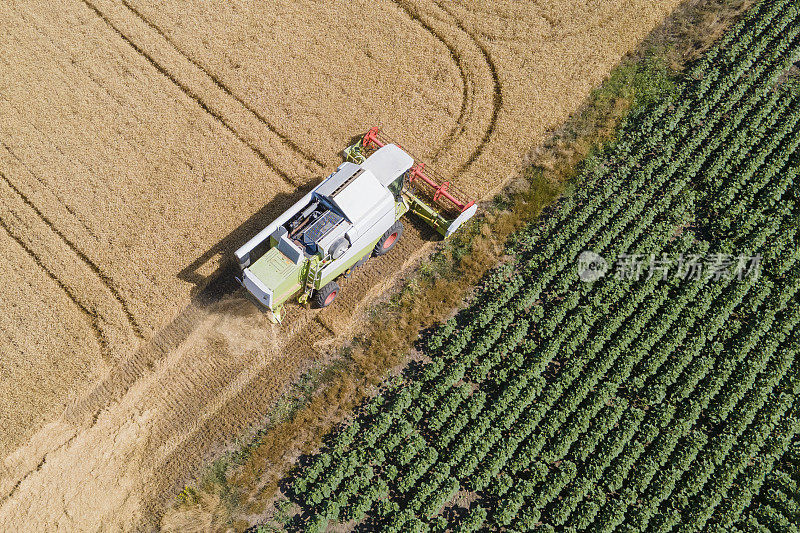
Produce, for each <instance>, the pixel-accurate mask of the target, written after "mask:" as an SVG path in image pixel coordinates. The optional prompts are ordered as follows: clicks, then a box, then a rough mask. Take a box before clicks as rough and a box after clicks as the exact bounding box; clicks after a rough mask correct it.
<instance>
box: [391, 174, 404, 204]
mask: <svg viewBox="0 0 800 533" xmlns="http://www.w3.org/2000/svg"><path fill="white" fill-rule="evenodd" d="M405 177H406V175H405V173H403V174H400V175H399V176H398V177H397V179H395V180H394V181H393V182H391V183H390V184H389V186H388V187H387V189H389V191H391V193H392V194H393V195H394V199H395V200H399V199H400V193H401V192H402V191H403V180H404V179H405Z"/></svg>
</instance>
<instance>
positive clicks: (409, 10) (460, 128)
mask: <svg viewBox="0 0 800 533" xmlns="http://www.w3.org/2000/svg"><path fill="white" fill-rule="evenodd" d="M391 1H392V2H393V3H394V4H395V5H397V6H398V7H399V8H400V9H401V10H402V11H403V12H404V13H405V14H406V15H407V16H408V17H409V18H411V19H412V20H414V21H415V22H417V23H418V24H419V25H420V26H422V27H423V28H424V29H425V30H426V31H427V32H428V33H430V34H431V35H433V37H434V38H436V39H437V40H438V41H439V42H441V43H442V44H444V46H445V47H447V49H448V50H449V51H450V56H451V57H452V58H453V60H454V61H455V62H456V64H457V65H458V68H459V70H460V72H461V79H462V80H463V83H464V91H463V95H462V97H463V100H462V106H461V114H460V116H459V117H458V120H457V121H456V123H457V127H456V128H454V129H453V130H452V131H451V133H450V135H448V137H447V138H446V139H445V141H444V143H443V144H442V146H440V147H439V148H437V149H436V152H435V154H436V155H438V154H440V153H441V152H443V151H445V150H447V149H449V148H450V147H451V146H453V144H455V143H456V142H457V138H458V136H459V135H461V134H463V133H464V123H465V122H466V120H467V118H466V115H467V112H468V111H472V112H475V108H474V105H472V106H470V105H468V103H469V101H470V100H474V91H475V87H476V86H477V84H475V83H470V82H471V81H472V79H471V76H470V75H469V74H468V70H467V69H466V68H465V65H464V63H465V61H464V59H463V56H464V54H462V53H461V52H460V51H459V50H458V49H457V48H456V47H455V46H453V45H451V44H450V43H448V42H447V40H446V39H445V37H444V36H443V35H442V34H440V33H439V32H438V31H437V30H436V29H435V28H433V26H431V25H430V24H429V23H427V22H426V21H425V20H423V18H422V16H420V15H418V14H417V12H418V9H417V8H416V6H409V5H408V2H407V1H405V0H391ZM434 5H436V7H438V8H439V9H441V10H442V12H444V13H446V14H447V15H448V16H449V17H450V18H451V19H453V22H454V24H455V27H456V28H457V29H458V30H459V31H460V32H461V33H463V34H464V35H465V36H466V37H467V38H468V39H469V40H470V41H472V42H473V43H474V44H475V46H476V48H477V49H478V50H479V52H480V54H481V57H482V59H483V61H484V63H485V64H486V67H487V69H488V71H489V73H490V75H491V77H492V84H493V91H492V99H493V105H492V113H491V116H490V118H489V126H488V127H487V129H486V131H485V132H484V134H483V136H482V138H481V141H480V142H479V143H478V145H477V146H476V147H475V149H474V150H473V151H472V154H470V156H469V157H468V158H467V160H466V161H465V162H464V163H462V164H461V166H460V167H459V168H458V169H457V170H456V172H455V173H456V174H457V175H458V174H463V173H464V172H465V171H466V170H467V169H468V168H469V167H470V166H471V165H472V164H473V163H474V162H475V161H476V160H477V159H478V158H479V157H480V156H481V154H482V153H483V150H484V148H485V147H486V145H487V144H488V142H489V140H490V139H491V137H492V135H493V134H494V131H495V129H496V127H497V119H498V116H499V114H500V109H501V108H502V106H503V94H502V88H501V85H500V77H499V75H498V70H497V66H496V65H495V63H494V60H492V58H491V55H490V54H489V51H488V49H487V48H486V47H485V46H484V45H483V43H481V42H480V41H479V40H478V38H477V37H476V36H475V34H474V33H473V32H471V31H469V30H467V29H466V27H464V25H463V24H462V23H461V21H460V20H459V19H458V17H456V16H455V15H454V14H453V13H452V12H451V11H450V10H448V9H446V8H445V7H444V6H442V5H441V4H440V3H439V2H434ZM470 86H471V87H472V98H470V94H469V93H470V91H469V87H470Z"/></svg>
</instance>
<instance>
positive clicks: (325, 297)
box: [314, 281, 340, 308]
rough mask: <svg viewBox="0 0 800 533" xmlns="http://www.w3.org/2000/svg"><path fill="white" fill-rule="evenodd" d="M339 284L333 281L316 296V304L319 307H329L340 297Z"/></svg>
mask: <svg viewBox="0 0 800 533" xmlns="http://www.w3.org/2000/svg"><path fill="white" fill-rule="evenodd" d="M339 290H340V289H339V284H338V283H336V282H335V281H331V282H330V283H328V284H326V285H325V286H324V287H322V288H321V289H320V290H318V291H317V292H316V294H314V304H315V305H316V306H317V307H320V308H322V307H328V306H329V305H331V304H332V303H333V302H334V300H336V297H337V296H339Z"/></svg>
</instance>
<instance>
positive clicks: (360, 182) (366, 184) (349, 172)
mask: <svg viewBox="0 0 800 533" xmlns="http://www.w3.org/2000/svg"><path fill="white" fill-rule="evenodd" d="M316 192H317V194H319V195H320V196H324V197H325V198H328V199H329V200H330V201H331V202H332V203H333V204H334V205H336V207H337V208H338V209H339V210H340V211H341V212H342V214H343V215H344V216H345V217H347V219H348V220H349V221H350V222H351V223H352V224H354V225H355V224H358V222H359V221H360V220H361V219H362V218H364V217H365V216H366V215H367V214H368V213H369V212H370V211H371V210H372V209H374V208H375V207H376V206H378V205H380V204H382V203H383V202H385V201H387V200H389V201H393V199H392V194H391V193H390V192H389V190H388V189H387V188H386V187H385V186H384V185H383V184H381V182H379V181H378V179H377V178H376V177H375V174H373V173H372V172H371V171H370V170H367V169H365V168H362V167H361V166H360V165H356V164H355V163H344V164H342V165H340V166H339V168H338V169H337V171H336V172H334V173H333V174H332V175H331V177H330V178H328V179H327V180H325V182H324V183H322V184H321V185H320V186H319V187H318V188H317V190H316Z"/></svg>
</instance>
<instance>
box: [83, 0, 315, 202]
mask: <svg viewBox="0 0 800 533" xmlns="http://www.w3.org/2000/svg"><path fill="white" fill-rule="evenodd" d="M80 2H81V3H83V4H84V5H85V6H86V7H88V8H89V9H90V10H91V11H92V12H93V13H94V14H95V15H96V16H97V17H98V18H99V19H100V20H102V21H103V22H104V23H105V24H106V26H108V27H109V28H110V29H111V30H112V31H113V32H114V33H116V34H117V36H118V37H119V38H120V39H122V40H123V41H124V42H125V44H127V45H128V46H130V47H131V48H132V49H133V50H134V51H135V52H136V53H137V54H138V55H139V56H141V57H142V58H143V59H144V60H145V61H147V62H148V63H149V64H150V66H152V67H153V68H154V69H155V70H156V71H157V72H158V73H159V74H161V75H162V76H164V77H165V78H167V79H168V80H169V81H170V82H171V83H172V84H173V85H175V86H176V87H178V89H180V90H181V92H183V94H185V95H186V96H187V97H189V98H190V99H191V100H193V101H194V102H195V103H196V104H197V105H198V106H199V107H200V109H202V110H203V111H204V112H206V113H207V114H208V115H209V116H211V117H212V118H214V119H215V120H216V121H217V122H218V123H219V124H221V125H222V126H223V127H224V128H225V129H226V130H228V131H229V132H230V133H231V134H232V135H233V136H234V137H235V138H236V139H237V140H238V141H239V142H241V143H242V144H244V145H245V146H246V147H247V148H249V149H250V150H251V151H252V152H253V154H255V155H256V157H258V158H259V159H260V160H261V162H262V163H264V165H266V166H267V167H268V168H269V169H270V170H272V171H273V172H275V174H276V175H277V176H278V177H279V178H280V179H281V180H283V181H284V182H285V183H286V184H287V185H290V186H291V187H299V186H300V185H301V183H300V182H298V181H297V180H295V179H293V178H292V177H290V176H289V174H288V173H286V172H285V171H283V170H282V169H281V168H280V167H279V166H278V165H277V163H275V162H274V161H273V160H272V159H271V158H270V157H269V156H268V155H267V154H265V153H264V151H263V150H262V149H261V148H259V147H258V146H256V145H255V144H254V143H253V142H251V141H249V140H248V139H247V138H245V137H244V135H242V134H241V133H239V131H237V129H236V128H235V127H234V126H233V125H232V124H231V123H230V121H229V120H228V119H226V118H225V117H224V116H223V114H222V113H220V112H219V111H217V110H215V109H213V108H212V107H211V106H210V105H209V104H208V103H206V102H205V100H203V98H202V97H201V96H200V95H199V94H198V93H197V92H196V91H194V90H193V89H192V88H190V87H189V86H188V85H187V84H185V83H183V82H181V80H179V79H178V77H177V76H176V75H175V74H173V73H172V72H170V71H169V70H168V69H167V68H166V67H164V66H163V65H162V64H161V63H159V62H158V61H156V59H155V58H154V57H153V56H152V55H151V54H149V53H148V52H147V51H146V50H145V49H144V48H142V47H141V46H139V45H138V44H136V43H135V42H134V41H133V39H131V38H130V37H128V36H127V35H126V34H125V33H124V32H123V31H122V30H121V29H120V28H119V27H118V26H117V25H116V24H115V23H114V22H113V21H112V20H111V19H110V18H109V17H108V16H107V15H106V14H105V13H103V11H101V10H100V9H99V8H98V7H97V6H96V5H95V4H94V3H93V2H92V1H90V0H80ZM184 59H186V58H185V57H184Z"/></svg>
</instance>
